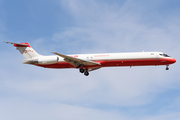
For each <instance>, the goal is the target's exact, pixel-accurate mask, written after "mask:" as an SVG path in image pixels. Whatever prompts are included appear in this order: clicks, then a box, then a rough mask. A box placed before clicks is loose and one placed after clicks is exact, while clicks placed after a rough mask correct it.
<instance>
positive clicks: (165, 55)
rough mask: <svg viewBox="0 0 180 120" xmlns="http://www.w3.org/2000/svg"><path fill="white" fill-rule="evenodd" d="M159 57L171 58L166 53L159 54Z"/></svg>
mask: <svg viewBox="0 0 180 120" xmlns="http://www.w3.org/2000/svg"><path fill="white" fill-rule="evenodd" d="M159 55H161V56H163V57H170V56H169V55H167V54H166V53H163V54H159Z"/></svg>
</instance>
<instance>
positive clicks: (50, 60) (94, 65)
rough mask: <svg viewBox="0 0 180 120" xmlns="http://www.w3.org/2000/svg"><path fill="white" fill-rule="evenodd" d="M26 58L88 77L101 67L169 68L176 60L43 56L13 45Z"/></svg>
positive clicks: (150, 55) (139, 55) (136, 55)
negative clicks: (76, 71)
mask: <svg viewBox="0 0 180 120" xmlns="http://www.w3.org/2000/svg"><path fill="white" fill-rule="evenodd" d="M6 43H10V44H13V45H14V46H15V47H16V48H17V50H19V51H20V53H21V54H22V55H23V56H24V58H25V59H24V60H22V63H24V64H32V65H36V66H40V67H44V68H57V69H61V68H77V69H79V71H80V72H81V73H84V75H86V76H88V75H89V72H90V71H93V70H96V69H99V68H101V67H120V66H130V67H132V66H152V65H153V66H157V65H166V70H169V68H168V66H169V65H170V64H173V63H175V62H176V60H175V59H174V58H172V57H170V56H169V55H167V54H166V53H163V52H132V53H102V54H75V55H63V54H60V53H56V52H52V53H54V54H56V55H52V56H43V55H40V54H38V53H37V52H36V51H35V50H34V49H33V48H31V46H30V45H29V43H12V42H6Z"/></svg>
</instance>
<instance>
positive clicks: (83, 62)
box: [52, 52, 101, 67]
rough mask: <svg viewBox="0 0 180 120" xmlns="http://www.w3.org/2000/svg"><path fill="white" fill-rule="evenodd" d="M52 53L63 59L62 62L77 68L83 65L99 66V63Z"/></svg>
mask: <svg viewBox="0 0 180 120" xmlns="http://www.w3.org/2000/svg"><path fill="white" fill-rule="evenodd" d="M52 53H53V54H56V55H58V56H60V57H62V58H64V60H65V61H66V62H68V63H70V64H71V65H73V66H74V67H78V66H79V65H84V66H86V65H101V64H100V63H97V62H93V61H87V60H83V59H79V58H74V57H71V56H67V55H63V54H59V53H56V52H52Z"/></svg>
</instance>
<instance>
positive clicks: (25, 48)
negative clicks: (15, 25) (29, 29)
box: [6, 42, 40, 59]
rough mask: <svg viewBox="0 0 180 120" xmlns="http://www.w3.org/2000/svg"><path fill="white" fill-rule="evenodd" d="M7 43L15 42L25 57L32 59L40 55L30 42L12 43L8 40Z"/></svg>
mask: <svg viewBox="0 0 180 120" xmlns="http://www.w3.org/2000/svg"><path fill="white" fill-rule="evenodd" d="M6 43H10V44H14V46H15V47H16V49H17V50H19V51H20V53H21V54H22V55H23V57H24V58H25V59H31V58H34V57H38V56H40V55H39V54H38V53H37V52H36V51H35V50H34V49H33V48H31V46H30V45H29V43H12V42H6Z"/></svg>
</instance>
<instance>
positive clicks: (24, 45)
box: [4, 41, 28, 47]
mask: <svg viewBox="0 0 180 120" xmlns="http://www.w3.org/2000/svg"><path fill="white" fill-rule="evenodd" d="M4 42H5V43H8V44H13V45H20V46H22V47H28V45H26V44H19V43H13V42H6V41H4Z"/></svg>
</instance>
